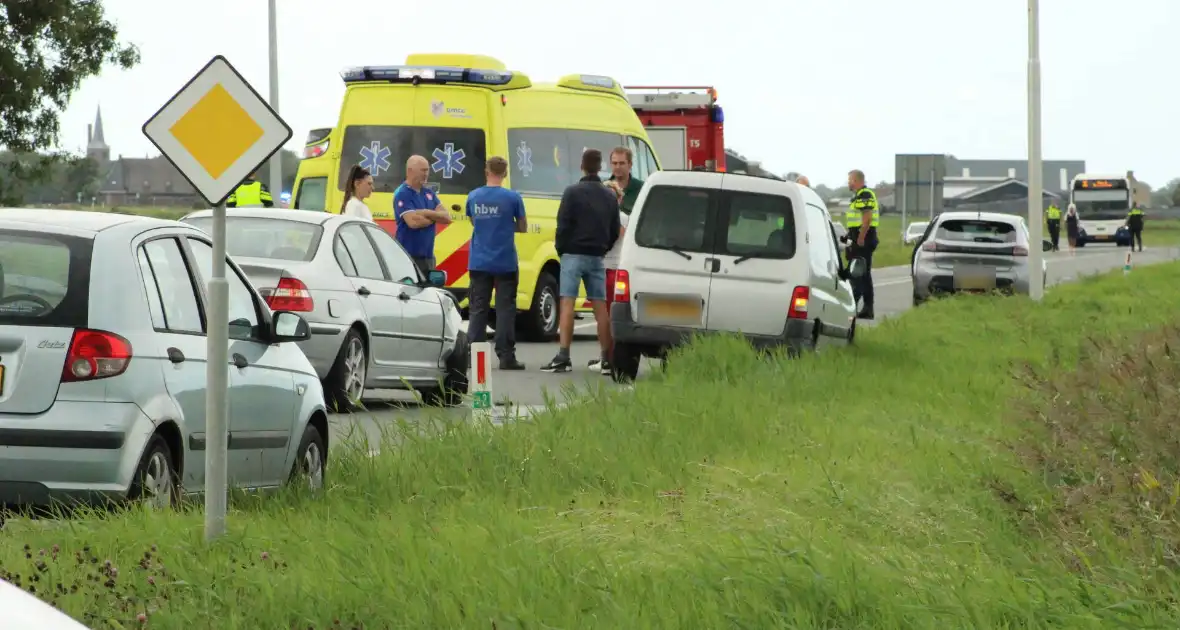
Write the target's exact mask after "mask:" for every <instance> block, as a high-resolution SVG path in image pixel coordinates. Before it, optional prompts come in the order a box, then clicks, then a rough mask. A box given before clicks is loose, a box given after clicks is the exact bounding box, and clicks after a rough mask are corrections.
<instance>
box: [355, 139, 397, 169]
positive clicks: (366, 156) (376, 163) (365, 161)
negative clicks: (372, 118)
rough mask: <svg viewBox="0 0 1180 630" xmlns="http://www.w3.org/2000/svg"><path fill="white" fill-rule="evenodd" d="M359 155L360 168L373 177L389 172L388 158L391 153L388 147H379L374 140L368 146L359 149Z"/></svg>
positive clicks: (379, 144)
mask: <svg viewBox="0 0 1180 630" xmlns="http://www.w3.org/2000/svg"><path fill="white" fill-rule="evenodd" d="M360 153H361V168H363V169H366V170H368V171H369V173H370V174H372V175H373V177H376V176H378V175H380V174H381V171H388V170H389V167H390V166H391V164H390V163H389V156H390V154H392V153H393V152H392V151H390V150H389V147H385V146H381V143H380V142H378V141H376V140H374V141H373V142H372V143H370V144H369V146H367V147H361V151H360Z"/></svg>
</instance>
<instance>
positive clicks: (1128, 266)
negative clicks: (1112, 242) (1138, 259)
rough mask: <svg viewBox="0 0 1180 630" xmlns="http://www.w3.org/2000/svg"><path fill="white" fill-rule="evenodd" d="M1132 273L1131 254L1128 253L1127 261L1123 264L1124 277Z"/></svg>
mask: <svg viewBox="0 0 1180 630" xmlns="http://www.w3.org/2000/svg"><path fill="white" fill-rule="evenodd" d="M1129 273H1131V252H1127V261H1126V262H1124V263H1123V275H1124V276H1125V275H1127V274H1129Z"/></svg>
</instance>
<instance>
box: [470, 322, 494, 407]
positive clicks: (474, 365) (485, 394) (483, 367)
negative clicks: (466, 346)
mask: <svg viewBox="0 0 1180 630" xmlns="http://www.w3.org/2000/svg"><path fill="white" fill-rule="evenodd" d="M471 356H472V358H473V361H472V362H471V371H472V377H473V378H472V379H471V380H469V381H468V385H467V393H469V394H471V412H472V414H473V415H474V416H475V418H476V419H478V420H491V419H492V413H493V411H494V408H493V406H492V400H493V399H492V370H491V365H490V362H491V356H492V344H490V343H488V342H486V341H480V342H477V343H473V344H471Z"/></svg>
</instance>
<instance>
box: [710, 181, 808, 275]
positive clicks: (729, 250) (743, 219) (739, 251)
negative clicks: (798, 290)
mask: <svg viewBox="0 0 1180 630" xmlns="http://www.w3.org/2000/svg"><path fill="white" fill-rule="evenodd" d="M728 206H729V207H728V219H729V220H728V221H727V224H728V226H727V229H726V232H725V251H724V252H718V253H724V254H729V255H730V256H738V257H740V258H771V259H775V260H785V259H789V258H792V257H794V256H795V213H794V211H793V207H792V206H791V200H790V199H789V198H787V197H783V196H781V195H764V194H757V193H747V192H733V193H730V194H729V203H728Z"/></svg>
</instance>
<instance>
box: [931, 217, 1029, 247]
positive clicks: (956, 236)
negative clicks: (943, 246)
mask: <svg viewBox="0 0 1180 630" xmlns="http://www.w3.org/2000/svg"><path fill="white" fill-rule="evenodd" d="M935 238H936V239H938V240H940V241H958V242H961V243H1015V242H1016V226H1015V225H1013V224H1011V223H1008V222H1006V221H989V220H986V219H970V220H964V219H948V220H946V221H943V222H942V223H939V224H938V233H937V234H936V235H935Z"/></svg>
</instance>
